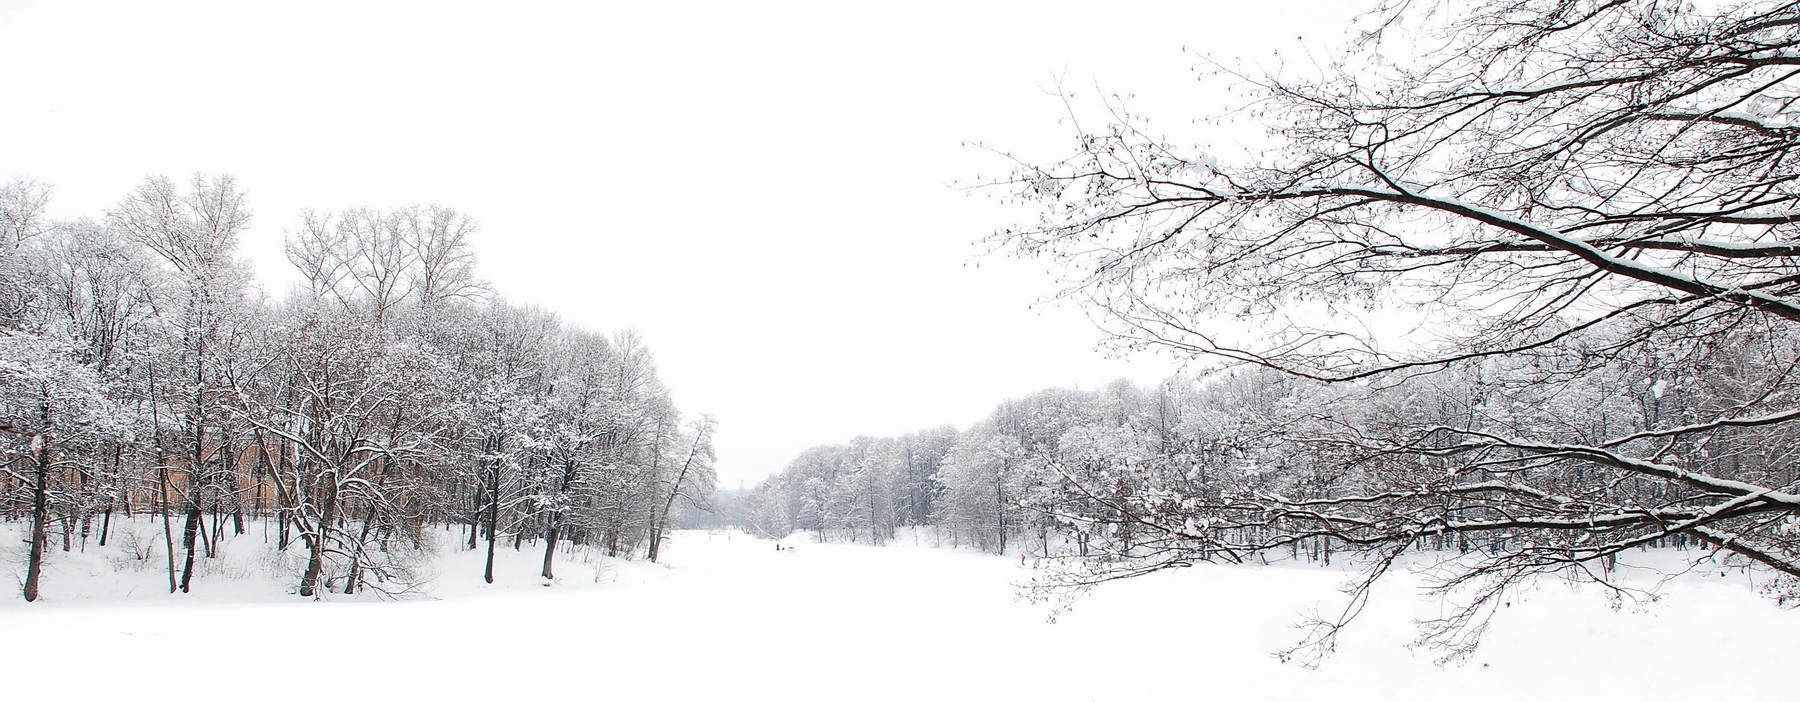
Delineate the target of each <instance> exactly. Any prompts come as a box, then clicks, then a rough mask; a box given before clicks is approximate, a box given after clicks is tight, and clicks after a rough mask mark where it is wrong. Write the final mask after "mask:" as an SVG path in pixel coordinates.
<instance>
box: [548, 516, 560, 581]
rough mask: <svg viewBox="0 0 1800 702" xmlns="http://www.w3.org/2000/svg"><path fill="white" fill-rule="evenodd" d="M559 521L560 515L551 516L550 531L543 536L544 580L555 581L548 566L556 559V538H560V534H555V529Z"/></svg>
mask: <svg viewBox="0 0 1800 702" xmlns="http://www.w3.org/2000/svg"><path fill="white" fill-rule="evenodd" d="M561 521H562V514H561V513H558V514H555V515H552V516H551V517H550V530H549V531H548V532H546V533H545V534H544V579H545V580H555V579H556V576H555V575H552V574H551V572H550V570H551V568H550V566H551V564H552V563H554V562H555V561H554V560H553V559H555V558H556V540H557V538H559V537H560V536H561V535H560V534H558V533H557V532H558V528H557V527H558V526H560V525H559V522H561Z"/></svg>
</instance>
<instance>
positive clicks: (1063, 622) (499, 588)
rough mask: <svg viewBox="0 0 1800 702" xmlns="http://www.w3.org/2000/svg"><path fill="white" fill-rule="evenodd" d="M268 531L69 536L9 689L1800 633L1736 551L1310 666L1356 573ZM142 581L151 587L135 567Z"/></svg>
mask: <svg viewBox="0 0 1800 702" xmlns="http://www.w3.org/2000/svg"><path fill="white" fill-rule="evenodd" d="M134 526H137V527H142V526H144V524H143V523H139V524H136V525H134ZM16 527H17V525H16V524H14V525H0V532H5V531H7V530H16ZM0 535H4V536H10V534H0ZM915 538H917V539H918V540H919V542H920V545H914V543H913V539H915ZM246 540H249V541H250V542H251V543H253V544H254V547H251V543H246ZM260 541H261V539H260V538H257V537H256V534H255V532H254V531H252V533H251V534H247V535H246V536H244V537H239V538H238V539H236V540H234V541H233V542H232V543H230V544H227V551H226V553H225V554H224V555H223V556H222V558H221V559H220V561H221V562H222V563H223V564H224V565H220V566H216V567H214V568H212V569H210V570H208V571H205V572H204V573H203V575H202V576H201V578H200V579H199V580H197V582H196V586H195V592H194V594H192V595H189V596H177V595H169V594H166V593H165V592H162V591H159V590H157V589H156V585H157V584H158V582H159V580H158V578H165V577H166V576H164V575H163V574H161V573H159V572H158V571H157V569H156V566H155V565H154V564H152V565H151V566H150V567H148V568H145V569H144V570H142V571H137V570H133V569H132V568H131V567H129V566H126V567H125V568H124V570H122V571H115V570H114V561H111V560H109V559H111V558H116V557H117V556H118V555H119V551H118V549H115V548H114V547H112V546H109V547H107V548H106V549H99V548H97V547H95V546H93V545H92V544H90V545H89V547H88V552H87V553H86V554H65V553H62V552H61V551H55V552H54V556H53V558H52V561H51V565H50V569H49V570H48V573H47V575H46V578H45V587H44V592H45V597H44V599H43V600H42V601H40V602H38V603H35V604H26V603H25V602H23V601H21V600H19V599H18V598H17V597H16V596H14V597H11V598H7V599H4V600H0V631H4V632H6V634H5V636H4V637H3V638H0V661H3V662H4V663H0V668H4V669H5V670H6V671H9V673H10V674H9V675H8V676H7V677H8V685H7V692H8V694H7V696H8V697H9V698H12V699H41V698H45V697H51V698H75V697H100V696H106V697H116V696H124V697H128V698H130V699H133V700H163V699H170V700H173V699H194V697H193V691H192V689H190V688H189V687H188V686H187V685H186V684H183V683H182V682H181V681H182V680H184V679H187V678H189V676H197V681H196V682H197V684H198V685H199V688H198V689H201V690H204V691H205V692H204V693H203V696H204V697H208V698H211V697H244V696H248V697H251V698H255V699H268V700H299V699H319V698H321V697H326V698H330V697H334V696H342V697H347V698H350V699H378V700H390V699H391V700H398V699H432V700H475V699H480V700H504V699H521V698H533V699H663V700H708V699H747V700H756V699H779V700H833V701H837V700H848V699H855V700H890V699H891V700H902V699H904V700H920V699H938V700H951V699H987V700H1134V699H1158V700H1166V699H1195V700H1204V699H1228V700H1300V699H1303V700H1434V701H1435V700H1457V701H1458V702H1472V701H1475V700H1527V699H1529V700H1563V699H1567V700H1576V699H1580V700H1607V699H1632V700H1676V699H1685V700H1691V699H1730V698H1736V699H1781V698H1783V697H1786V696H1787V694H1788V692H1789V691H1788V689H1787V683H1786V682H1785V679H1786V676H1785V674H1786V672H1787V671H1789V670H1791V654H1792V652H1793V651H1794V650H1796V645H1797V644H1800V614H1797V613H1795V612H1793V611H1784V610H1779V609H1776V608H1775V607H1773V606H1772V605H1771V604H1770V602H1769V601H1768V600H1767V599H1764V598H1761V597H1759V596H1758V595H1757V594H1756V592H1755V591H1754V583H1751V582H1748V581H1747V580H1746V576H1745V575H1743V574H1742V572H1740V571H1735V570H1729V571H1728V570H1721V569H1716V568H1711V567H1707V568H1701V569H1699V570H1697V571H1696V572H1695V573H1693V574H1691V575H1688V576H1684V577H1683V578H1681V579H1678V580H1676V581H1674V582H1673V583H1671V584H1670V586H1669V587H1668V588H1667V590H1666V592H1667V596H1666V597H1665V598H1664V599H1663V600H1662V601H1661V602H1659V603H1657V604H1654V605H1651V606H1650V607H1649V608H1647V609H1645V610H1640V611H1631V610H1625V611H1615V610H1612V609H1610V608H1608V607H1607V606H1606V604H1605V601H1604V598H1603V597H1602V596H1601V595H1600V593H1598V592H1597V591H1595V588H1593V587H1591V586H1590V587H1585V588H1570V587H1567V586H1565V585H1563V584H1562V583H1560V582H1555V581H1551V582H1546V583H1543V584H1542V585H1541V586H1540V587H1539V588H1538V589H1536V590H1535V591H1534V592H1531V593H1529V596H1528V597H1526V598H1525V599H1524V600H1522V601H1517V602H1514V603H1513V606H1509V607H1505V608H1504V609H1503V611H1502V612H1501V614H1500V616H1499V617H1498V618H1497V619H1496V621H1495V624H1494V628H1493V630H1492V631H1491V633H1490V634H1489V636H1488V638H1487V641H1486V644H1485V645H1484V647H1483V648H1482V649H1481V650H1480V651H1479V652H1478V653H1477V654H1476V655H1475V657H1474V659H1473V660H1472V661H1471V662H1470V663H1468V664H1466V665H1463V666H1459V667H1449V668H1438V667H1436V666H1434V665H1432V663H1431V660H1432V658H1433V656H1432V655H1431V654H1430V653H1429V652H1427V651H1412V650H1409V649H1407V648H1406V646H1405V645H1406V643H1407V642H1408V641H1409V640H1411V637H1412V635H1413V629H1412V626H1411V624H1410V620H1411V619H1413V618H1416V617H1420V616H1426V615H1430V614H1433V613H1435V611H1436V610H1435V605H1432V604H1430V603H1428V602H1426V601H1424V600H1422V599H1420V598H1419V597H1418V596H1417V595H1416V594H1415V593H1414V592H1413V591H1411V590H1409V588H1412V587H1416V585H1417V580H1416V579H1414V578H1412V577H1411V576H1410V575H1407V574H1404V573H1402V574H1399V575H1397V576H1395V577H1393V578H1392V579H1391V582H1384V583H1383V584H1382V585H1381V586H1380V587H1379V588H1378V590H1377V592H1376V593H1375V598H1374V600H1373V602H1372V603H1371V605H1370V607H1369V609H1368V610H1367V611H1366V612H1365V614H1364V616H1363V619H1361V620H1360V621H1359V622H1358V623H1357V624H1356V625H1355V626H1354V627H1353V628H1352V629H1351V630H1349V631H1348V632H1347V633H1346V635H1345V637H1344V640H1343V643H1342V647H1341V650H1340V652H1339V653H1338V654H1337V655H1336V656H1334V657H1332V658H1330V659H1328V660H1327V661H1326V663H1325V665H1324V666H1323V667H1322V668H1321V669H1319V670H1316V671H1309V670H1305V669H1302V668H1299V667H1296V666H1293V665H1283V664H1281V663H1278V662H1277V661H1275V660H1274V659H1273V658H1272V657H1271V656H1270V655H1269V652H1270V651H1272V650H1275V649H1276V648H1279V647H1281V646H1284V645H1286V644H1289V643H1291V642H1292V641H1293V640H1294V638H1295V637H1296V636H1297V632H1296V631H1295V630H1293V629H1291V628H1289V627H1288V625H1289V624H1291V623H1292V622H1293V621H1295V620H1296V619H1297V618H1298V613H1299V612H1300V611H1301V610H1303V609H1305V608H1308V607H1310V606H1312V605H1313V604H1316V603H1320V602H1322V601H1323V602H1326V603H1329V602H1330V601H1331V600H1330V598H1331V597H1332V596H1333V595H1334V594H1335V590H1334V586H1335V585H1337V584H1339V583H1340V582H1341V581H1342V578H1343V577H1344V575H1345V573H1344V572H1342V571H1339V570H1335V569H1326V568H1319V567H1316V566H1309V565H1305V564H1297V563H1289V564H1277V565H1273V566H1268V567H1234V566H1213V565H1200V566H1196V567H1193V568H1189V569H1185V570H1181V571H1175V572H1166V573H1161V574H1157V575H1153V576H1149V577H1145V578H1140V579H1136V580H1132V581H1127V582H1121V583H1117V584H1114V585H1110V586H1107V587H1103V588H1100V589H1099V590H1098V591H1096V593H1095V594H1094V595H1093V596H1091V597H1089V598H1088V599H1086V600H1084V601H1082V602H1081V603H1080V604H1078V605H1077V606H1076V608H1075V609H1074V610H1073V611H1072V612H1070V613H1068V614H1066V615H1064V616H1062V617H1061V618H1060V619H1059V620H1058V622H1057V623H1055V624H1050V623H1048V622H1047V621H1046V618H1045V614H1046V612H1045V610H1044V608H1043V607H1042V606H1040V605H1032V604H1026V603H1022V602H1020V601H1018V600H1016V599H1015V597H1014V590H1013V588H1012V586H1011V584H1010V583H1011V582H1013V581H1016V580H1019V579H1022V578H1023V577H1024V576H1026V575H1027V574H1028V571H1029V569H1030V568H1031V566H1029V565H1027V566H1024V567H1021V566H1020V565H1019V558H1018V555H1017V554H1009V555H1008V556H1005V557H997V556H989V555H978V554H975V553H971V552H967V551H958V550H953V549H948V548H931V547H930V546H929V544H930V541H931V539H930V537H929V535H928V534H914V533H912V532H910V531H908V530H902V532H901V534H900V538H899V540H898V542H897V543H895V544H894V545H890V546H887V547H873V546H861V545H840V544H814V543H810V542H807V541H805V540H803V539H802V538H800V537H798V536H796V537H794V538H790V539H788V540H784V542H783V544H784V545H789V546H795V547H796V548H795V549H794V550H792V551H782V552H777V551H776V550H775V549H774V547H773V545H772V544H771V542H769V541H767V540H764V539H757V538H753V537H750V536H747V535H745V534H742V533H737V532H723V531H720V532H711V533H708V532H698V531H689V532H681V533H679V534H676V535H675V536H674V537H672V539H671V541H670V544H669V548H668V552H667V558H666V563H665V564H664V565H656V564H650V563H646V562H642V561H616V560H612V559H603V560H602V561H601V562H602V563H604V565H603V566H601V568H600V577H599V579H598V580H599V582H598V583H596V582H595V567H596V564H595V562H592V561H591V559H584V556H582V555H580V554H572V555H570V556H569V557H567V558H566V559H565V560H564V562H563V563H561V564H559V566H558V572H559V573H561V574H563V576H564V579H562V580H560V581H558V582H557V583H556V584H555V586H554V587H548V588H546V587H541V581H540V580H539V579H538V578H537V577H536V575H535V574H536V571H537V568H538V566H539V561H538V558H539V555H538V554H534V553H533V552H532V549H526V550H524V551H522V552H514V551H513V550H511V549H503V550H502V552H501V553H502V559H501V560H500V562H499V563H498V564H497V570H498V573H497V581H496V583H495V584H494V585H492V586H489V585H485V584H483V583H482V582H481V580H480V575H481V562H480V554H481V552H480V551H479V550H477V551H455V550H451V551H449V552H447V553H446V554H445V555H443V556H442V559H441V562H440V564H439V570H440V575H439V577H438V579H437V581H436V583H435V590H434V592H433V599H427V600H421V601H402V602H393V601H382V600H378V599H375V598H373V597H355V598H345V597H341V596H339V597H336V598H333V597H330V596H327V597H326V598H325V599H323V600H321V601H312V600H305V599H301V598H298V597H294V596H291V595H286V596H284V595H282V594H280V593H281V591H282V588H283V586H282V585H280V584H279V583H277V582H275V581H273V580H271V579H270V577H269V576H268V574H267V573H264V572H259V571H258V566H257V565H256V561H257V560H258V559H259V558H265V559H266V557H265V556H249V555H247V554H249V553H250V552H261V553H266V552H264V551H262V548H261V546H262V545H261V543H260ZM13 543H17V542H16V540H14V541H13ZM15 550H16V549H15ZM1697 553H1698V552H1695V551H1687V552H1674V551H1669V552H1664V553H1655V552H1652V553H1645V554H1638V556H1639V557H1640V559H1648V560H1656V559H1662V560H1670V561H1672V560H1674V559H1679V558H1686V557H1692V556H1694V555H1696V554H1697ZM3 555H5V556H8V557H11V556H15V555H16V554H13V553H11V552H10V551H8V552H6V553H5V554H3ZM234 557H235V558H236V560H234ZM1721 573H1723V576H1722V577H1721ZM140 575H141V576H142V577H141V578H140V579H139V580H141V582H140V581H139V580H134V579H133V578H137V577H138V576H140ZM124 582H130V583H133V584H134V585H135V589H127V590H126V591H120V590H119V589H117V588H115V587H112V586H111V585H109V584H111V583H124ZM161 582H162V583H163V585H164V587H166V580H164V581H161Z"/></svg>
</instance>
